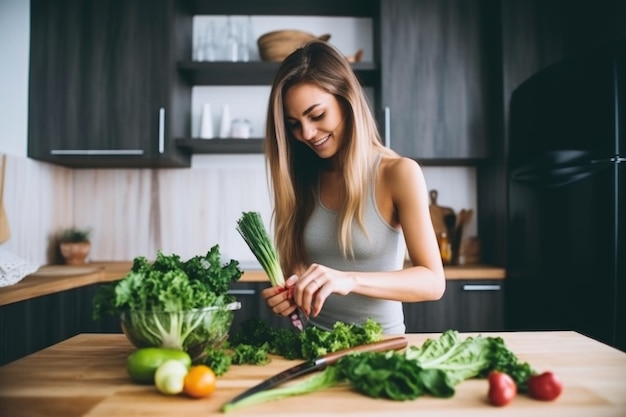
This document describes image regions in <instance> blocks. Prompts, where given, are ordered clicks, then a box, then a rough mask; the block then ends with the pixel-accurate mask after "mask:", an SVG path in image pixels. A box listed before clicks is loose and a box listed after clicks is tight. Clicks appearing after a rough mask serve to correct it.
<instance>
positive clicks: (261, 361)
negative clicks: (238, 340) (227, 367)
mask: <svg viewBox="0 0 626 417" xmlns="http://www.w3.org/2000/svg"><path fill="white" fill-rule="evenodd" d="M268 362H269V357H268V355H267V348H265V346H261V348H260V349H258V348H256V347H254V346H252V345H245V344H240V345H237V346H236V347H235V348H234V349H233V356H232V363H233V364H235V365H243V364H253V365H265V364H266V363H268Z"/></svg>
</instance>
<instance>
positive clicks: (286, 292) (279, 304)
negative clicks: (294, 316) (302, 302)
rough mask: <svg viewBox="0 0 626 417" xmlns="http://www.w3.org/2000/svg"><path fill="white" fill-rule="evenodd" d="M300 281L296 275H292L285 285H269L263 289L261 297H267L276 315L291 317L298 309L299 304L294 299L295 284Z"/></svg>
mask: <svg viewBox="0 0 626 417" xmlns="http://www.w3.org/2000/svg"><path fill="white" fill-rule="evenodd" d="M297 281H298V277H297V276H296V275H292V276H290V277H289V278H288V279H287V281H285V286H284V287H269V288H266V289H264V290H263V291H261V297H263V298H264V299H265V302H266V303H267V306H268V307H269V308H270V310H272V311H273V312H274V313H275V314H276V315H278V316H283V317H289V316H290V315H291V313H293V312H294V311H296V309H297V306H296V303H295V302H294V300H293V286H294V285H295V283H296V282H297Z"/></svg>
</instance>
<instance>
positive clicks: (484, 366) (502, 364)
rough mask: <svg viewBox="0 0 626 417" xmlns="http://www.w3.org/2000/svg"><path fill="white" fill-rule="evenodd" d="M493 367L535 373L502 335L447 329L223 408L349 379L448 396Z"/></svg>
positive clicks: (398, 396)
mask: <svg viewBox="0 0 626 417" xmlns="http://www.w3.org/2000/svg"><path fill="white" fill-rule="evenodd" d="M492 370H508V371H509V372H511V374H510V375H512V376H513V377H514V379H515V376H517V378H518V379H516V382H517V383H518V384H525V383H526V382H527V380H528V377H529V376H530V374H531V373H534V370H532V368H531V367H530V365H529V364H528V363H522V362H521V361H520V360H519V359H518V358H517V357H516V356H515V354H514V353H513V352H511V351H510V350H509V349H508V348H507V347H506V346H505V344H504V341H503V339H502V338H493V337H483V336H476V337H467V338H466V339H464V340H461V338H460V337H459V334H458V332H457V331H455V330H447V331H446V332H444V333H443V334H441V335H440V336H439V337H438V338H436V339H428V340H426V341H425V342H424V343H423V344H422V346H421V347H417V346H410V347H409V348H407V349H406V350H405V351H404V352H403V353H400V352H395V351H390V352H362V353H355V354H350V355H347V356H344V357H342V358H341V359H340V360H339V361H337V362H336V363H335V364H334V365H331V366H329V367H327V368H326V369H325V370H324V371H323V372H322V373H320V374H317V375H315V376H313V377H311V378H308V379H305V380H303V381H301V382H299V383H297V384H293V385H290V386H287V387H284V388H276V389H273V390H267V391H263V392H260V393H257V394H253V395H251V396H250V397H247V398H245V399H243V400H241V401H239V402H237V403H234V404H228V405H226V406H225V407H224V408H223V411H224V412H228V411H232V410H234V409H238V408H243V407H245V406H249V405H253V404H260V403H262V402H266V401H273V400H277V399H281V398H285V397H289V396H292V395H302V394H308V393H312V392H315V391H319V390H321V389H325V388H329V387H331V386H334V385H337V384H341V383H349V384H350V385H351V386H352V387H353V388H354V389H355V390H356V391H358V392H360V393H362V394H364V395H367V396H370V397H373V398H388V399H391V400H395V401H405V400H412V399H415V398H418V397H419V396H421V395H425V394H430V395H432V396H435V397H441V398H448V397H451V396H453V395H454V393H455V386H456V385H458V384H459V383H460V382H462V381H464V380H466V379H470V378H480V377H484V376H486V375H487V374H488V372H490V371H492Z"/></svg>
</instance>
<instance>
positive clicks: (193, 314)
mask: <svg viewBox="0 0 626 417" xmlns="http://www.w3.org/2000/svg"><path fill="white" fill-rule="evenodd" d="M240 308H241V303H239V302H233V303H230V304H225V305H216V306H209V307H203V308H196V309H192V310H186V311H178V312H165V311H158V310H129V311H125V312H123V313H122V315H121V326H122V331H123V332H124V334H125V335H126V337H127V338H128V340H129V341H130V342H131V343H132V344H133V345H134V346H135V347H137V348H143V347H164V348H171V349H180V350H184V351H185V352H187V353H188V354H189V356H191V359H192V361H193V362H198V361H200V360H201V359H202V358H203V357H204V356H205V350H206V348H209V347H213V348H217V347H219V346H221V344H222V343H223V342H224V341H225V340H226V339H227V338H228V333H229V331H230V326H231V324H232V322H233V314H234V313H233V312H234V311H235V310H239V309H240Z"/></svg>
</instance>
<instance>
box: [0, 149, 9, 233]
mask: <svg viewBox="0 0 626 417" xmlns="http://www.w3.org/2000/svg"><path fill="white" fill-rule="evenodd" d="M6 161H7V156H6V155H2V158H1V159H0V164H1V166H0V243H4V242H6V241H7V240H9V238H10V237H11V232H10V229H9V218H8V217H7V213H6V211H5V209H4V173H5V166H6Z"/></svg>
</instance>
